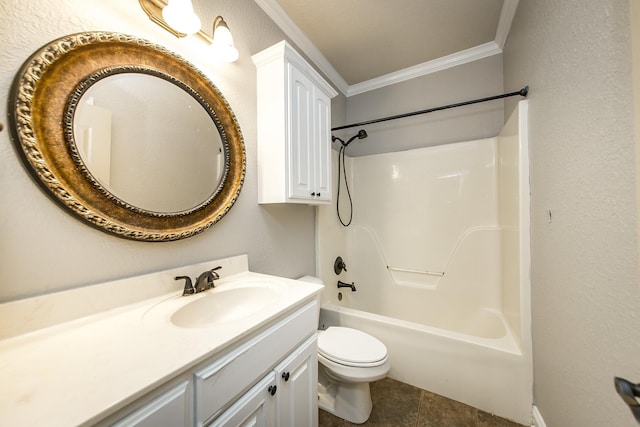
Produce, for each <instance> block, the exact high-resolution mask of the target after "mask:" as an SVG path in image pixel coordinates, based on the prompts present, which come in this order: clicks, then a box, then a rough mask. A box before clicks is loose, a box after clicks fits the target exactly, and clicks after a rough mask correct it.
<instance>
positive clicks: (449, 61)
mask: <svg viewBox="0 0 640 427" xmlns="http://www.w3.org/2000/svg"><path fill="white" fill-rule="evenodd" d="M499 53H502V50H501V49H500V48H499V47H498V45H497V44H496V42H488V43H485V44H481V45H479V46H476V47H472V48H470V49H466V50H462V51H460V52H456V53H452V54H451V55H447V56H443V57H442V58H438V59H434V60H433V61H427V62H423V63H422V64H418V65H414V66H413V67H409V68H405V69H402V70H400V71H395V72H393V73H389V74H385V75H384V76H380V77H376V78H375V79H371V80H367V81H364V82H361V83H356V84H354V85H351V86H349V89H348V91H347V93H346V95H347V96H348V97H349V96H353V95H358V94H361V93H364V92H368V91H370V90H374V89H380V88H382V87H385V86H389V85H393V84H396V83H400V82H404V81H406V80H411V79H415V78H416V77H421V76H424V75H427V74H431V73H435V72H437V71H442V70H446V69H447V68H452V67H455V66H456V65H462V64H466V63H468V62H472V61H477V60H478V59H482V58H486V57H488V56H492V55H497V54H499Z"/></svg>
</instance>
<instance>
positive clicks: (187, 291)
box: [174, 276, 196, 296]
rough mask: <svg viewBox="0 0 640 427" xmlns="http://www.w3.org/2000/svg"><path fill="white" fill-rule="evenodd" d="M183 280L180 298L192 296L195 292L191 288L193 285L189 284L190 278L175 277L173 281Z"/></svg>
mask: <svg viewBox="0 0 640 427" xmlns="http://www.w3.org/2000/svg"><path fill="white" fill-rule="evenodd" d="M181 279H184V280H185V282H184V290H183V291H182V296H185V295H193V294H195V293H196V290H195V289H194V288H193V283H192V282H191V277H189V276H176V277H175V278H174V280H181Z"/></svg>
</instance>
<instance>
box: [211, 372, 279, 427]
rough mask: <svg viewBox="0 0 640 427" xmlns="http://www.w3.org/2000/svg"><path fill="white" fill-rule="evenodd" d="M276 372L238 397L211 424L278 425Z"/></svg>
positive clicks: (230, 426)
mask: <svg viewBox="0 0 640 427" xmlns="http://www.w3.org/2000/svg"><path fill="white" fill-rule="evenodd" d="M273 387H277V386H276V378H275V374H274V373H273V372H271V373H270V374H268V375H267V376H266V377H264V378H263V379H262V380H261V381H260V382H259V383H258V384H256V385H255V386H253V388H252V389H251V390H249V391H248V392H246V393H245V394H244V395H243V396H242V397H241V398H240V399H238V400H237V401H236V402H235V403H234V404H233V406H231V407H230V408H229V409H227V410H226V411H225V412H224V413H223V414H222V415H221V416H220V417H218V418H217V419H216V420H214V421H213V422H212V423H211V424H209V425H211V426H215V427H237V426H242V427H249V426H251V427H272V426H276V425H277V424H276V413H275V411H276V398H277V395H276V392H277V391H279V390H278V389H277V388H275V389H274V388H273Z"/></svg>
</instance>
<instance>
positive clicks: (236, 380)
mask: <svg viewBox="0 0 640 427" xmlns="http://www.w3.org/2000/svg"><path fill="white" fill-rule="evenodd" d="M318 310H319V309H318V303H317V301H316V300H313V301H312V302H309V303H307V304H306V305H303V306H302V307H300V308H298V309H297V310H295V311H293V312H292V313H291V314H288V315H286V316H284V318H281V319H280V320H279V321H275V322H274V323H273V324H271V325H269V326H266V327H263V328H261V329H260V330H258V331H257V332H254V333H253V334H250V335H249V336H248V337H246V338H245V339H243V340H241V341H239V342H238V343H237V344H236V345H234V346H233V347H232V348H230V349H228V350H226V351H223V352H221V353H218V354H217V355H214V356H212V357H211V358H210V359H209V360H206V361H204V362H202V363H200V364H198V365H196V366H195V368H192V369H191V370H189V371H187V372H185V373H183V374H181V375H180V376H179V377H176V378H173V379H172V380H171V381H170V382H169V383H167V384H166V385H164V386H161V387H160V388H159V389H158V390H157V391H155V392H152V393H150V394H148V395H147V397H145V398H142V399H140V400H139V401H137V402H134V403H133V404H131V405H130V406H129V407H128V408H125V409H124V410H122V411H120V412H119V413H118V414H116V415H114V416H111V417H109V419H107V420H105V422H102V423H101V424H100V425H114V426H141V427H142V426H145V427H146V426H149V427H151V426H153V427H158V426H160V427H163V426H171V427H175V426H182V425H184V426H191V425H196V426H238V425H255V426H283V427H285V426H291V427H301V426H304V427H307V426H308V427H317V425H318V401H317V399H318V397H317V396H318V393H317V387H318V373H317V372H318V371H317V369H318V367H317V334H316V328H317V323H318ZM201 339H206V336H203V337H202V338H201ZM114 420H115V422H114Z"/></svg>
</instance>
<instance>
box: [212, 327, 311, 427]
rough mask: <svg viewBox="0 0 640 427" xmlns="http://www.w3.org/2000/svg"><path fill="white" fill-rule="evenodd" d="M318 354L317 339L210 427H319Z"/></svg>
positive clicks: (302, 348) (295, 354) (291, 356)
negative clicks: (250, 426)
mask: <svg viewBox="0 0 640 427" xmlns="http://www.w3.org/2000/svg"><path fill="white" fill-rule="evenodd" d="M316 351H317V338H316V336H315V335H314V336H313V337H311V338H310V339H308V340H307V341H306V342H305V343H304V344H303V345H301V346H300V347H299V348H298V349H297V350H296V351H294V352H293V353H292V354H291V355H289V357H287V359H286V360H284V361H283V362H282V363H280V364H279V365H278V366H277V367H276V368H275V370H273V371H272V372H269V374H268V375H266V376H265V377H264V378H263V379H262V380H261V381H260V382H259V383H258V384H256V385H255V386H254V387H253V388H251V390H249V391H248V392H247V393H245V394H244V395H243V396H242V397H241V398H240V399H238V400H237V401H236V402H235V403H234V404H233V405H232V406H231V407H230V408H229V409H227V410H226V411H225V412H224V413H223V414H222V415H221V416H220V417H218V418H216V419H215V421H213V422H212V423H211V424H210V425H211V426H215V427H235V426H239V425H243V426H244V425H252V426H264V427H276V426H278V427H301V426H306V427H317V425H318V404H317V400H318V392H317V384H318V374H317V372H318V371H317V361H318V358H317V353H316Z"/></svg>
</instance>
